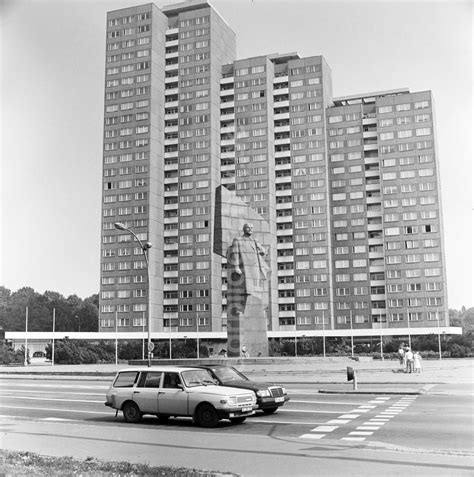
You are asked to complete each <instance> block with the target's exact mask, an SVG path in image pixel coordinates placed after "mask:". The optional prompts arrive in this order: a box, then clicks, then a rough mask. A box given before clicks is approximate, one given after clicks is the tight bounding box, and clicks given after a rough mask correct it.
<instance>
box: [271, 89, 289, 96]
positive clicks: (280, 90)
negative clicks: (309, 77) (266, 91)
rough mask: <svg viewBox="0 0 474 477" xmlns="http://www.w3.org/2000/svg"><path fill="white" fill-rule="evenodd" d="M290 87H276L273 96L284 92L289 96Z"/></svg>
mask: <svg viewBox="0 0 474 477" xmlns="http://www.w3.org/2000/svg"><path fill="white" fill-rule="evenodd" d="M288 93H289V91H288V88H279V89H274V90H273V97H274V98H277V97H278V96H280V95H282V94H284V95H285V96H288Z"/></svg>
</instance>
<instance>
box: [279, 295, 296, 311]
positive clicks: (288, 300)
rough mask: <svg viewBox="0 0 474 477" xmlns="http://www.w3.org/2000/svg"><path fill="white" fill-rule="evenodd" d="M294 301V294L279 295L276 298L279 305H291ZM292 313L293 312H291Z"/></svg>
mask: <svg viewBox="0 0 474 477" xmlns="http://www.w3.org/2000/svg"><path fill="white" fill-rule="evenodd" d="M294 302H295V297H294V296H289V297H284V298H282V297H279V298H278V304H281V305H288V304H290V305H292V304H293V303H294ZM292 313H293V312H292Z"/></svg>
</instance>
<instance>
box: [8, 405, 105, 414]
mask: <svg viewBox="0 0 474 477" xmlns="http://www.w3.org/2000/svg"><path fill="white" fill-rule="evenodd" d="M0 408H3V409H28V410H30V411H49V412H76V413H82V414H101V415H102V416H111V415H112V416H113V415H114V414H107V413H105V412H98V411H81V410H79V409H56V408H51V407H30V406H28V407H25V406H5V405H3V404H0Z"/></svg>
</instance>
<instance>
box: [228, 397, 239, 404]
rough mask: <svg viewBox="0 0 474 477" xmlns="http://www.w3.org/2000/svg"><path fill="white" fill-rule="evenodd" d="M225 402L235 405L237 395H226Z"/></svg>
mask: <svg viewBox="0 0 474 477" xmlns="http://www.w3.org/2000/svg"><path fill="white" fill-rule="evenodd" d="M227 403H228V404H232V405H234V406H235V405H236V404H237V396H228V397H227Z"/></svg>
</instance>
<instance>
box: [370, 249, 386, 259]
mask: <svg viewBox="0 0 474 477" xmlns="http://www.w3.org/2000/svg"><path fill="white" fill-rule="evenodd" d="M383 257H384V254H383V250H382V251H380V252H369V258H383Z"/></svg>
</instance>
